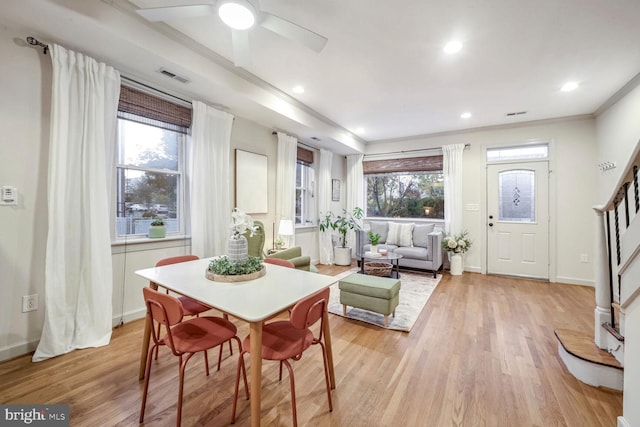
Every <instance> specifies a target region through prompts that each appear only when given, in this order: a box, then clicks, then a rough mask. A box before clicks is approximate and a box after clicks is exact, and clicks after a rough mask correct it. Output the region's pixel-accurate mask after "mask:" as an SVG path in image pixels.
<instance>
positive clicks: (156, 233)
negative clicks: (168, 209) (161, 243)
mask: <svg viewBox="0 0 640 427" xmlns="http://www.w3.org/2000/svg"><path fill="white" fill-rule="evenodd" d="M149 237H150V238H152V239H158V238H160V239H161V238H164V237H167V227H166V226H165V224H164V219H162V218H160V217H155V218H153V221H151V224H149Z"/></svg>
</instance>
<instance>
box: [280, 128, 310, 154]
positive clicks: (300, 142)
mask: <svg viewBox="0 0 640 427" xmlns="http://www.w3.org/2000/svg"><path fill="white" fill-rule="evenodd" d="M282 133H286V132H282ZM277 134H278V132H277V131H275V130H274V131H273V132H271V135H277ZM292 136H293V135H292ZM294 138H295V139H296V140H297V141H298V144H300V145H304V146H305V147H309V148H312V149H314V150H317V149H318V148H317V147H313V146H311V145H309V144H305V143H304V142H302V141H300V138H298V137H297V136H294Z"/></svg>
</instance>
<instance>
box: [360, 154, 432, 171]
mask: <svg viewBox="0 0 640 427" xmlns="http://www.w3.org/2000/svg"><path fill="white" fill-rule="evenodd" d="M362 170H363V172H364V174H365V175H372V174H378V173H397V172H435V171H438V172H441V171H442V156H426V157H412V158H408V159H389V160H369V161H364V162H362Z"/></svg>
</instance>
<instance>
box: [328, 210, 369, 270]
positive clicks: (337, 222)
mask: <svg viewBox="0 0 640 427" xmlns="http://www.w3.org/2000/svg"><path fill="white" fill-rule="evenodd" d="M363 215H364V212H363V210H362V209H361V208H359V207H355V208H353V212H352V213H349V212H347V211H346V209H345V210H343V211H342V215H336V214H334V213H333V212H329V213H327V214H326V215H325V217H324V218H323V219H322V220H320V223H319V224H318V227H319V228H320V231H326V230H329V229H332V230H337V231H338V234H339V235H340V246H336V247H335V248H333V251H334V258H335V260H334V262H335V264H336V265H351V248H350V247H347V232H348V231H349V230H354V231H359V230H361V229H362V227H361V226H360V222H359V220H360V219H361V218H362V216H363Z"/></svg>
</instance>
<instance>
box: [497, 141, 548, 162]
mask: <svg viewBox="0 0 640 427" xmlns="http://www.w3.org/2000/svg"><path fill="white" fill-rule="evenodd" d="M548 157H549V146H548V145H547V144H537V145H523V146H519V147H500V148H489V149H488V150H487V162H500V161H508V160H532V159H546V158H548Z"/></svg>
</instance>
